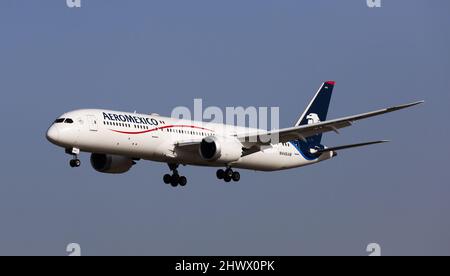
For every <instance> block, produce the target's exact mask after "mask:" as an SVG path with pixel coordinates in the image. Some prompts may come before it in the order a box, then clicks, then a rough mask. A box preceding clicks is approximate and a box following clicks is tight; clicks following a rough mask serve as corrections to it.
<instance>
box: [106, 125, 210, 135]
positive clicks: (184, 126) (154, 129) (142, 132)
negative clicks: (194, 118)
mask: <svg viewBox="0 0 450 276" xmlns="http://www.w3.org/2000/svg"><path fill="white" fill-rule="evenodd" d="M175 127H180V128H194V129H201V130H206V131H211V132H213V131H212V130H210V129H207V128H203V127H198V126H189V125H171V126H163V127H157V128H152V129H148V130H144V131H137V132H130V131H120V130H114V129H110V130H111V131H114V132H117V133H121V134H144V133H149V132H153V131H157V130H160V129H166V128H175Z"/></svg>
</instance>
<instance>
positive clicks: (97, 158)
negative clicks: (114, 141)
mask: <svg viewBox="0 0 450 276" xmlns="http://www.w3.org/2000/svg"><path fill="white" fill-rule="evenodd" d="M91 165H92V167H93V168H94V169H95V170H96V171H98V172H101V173H114V174H118V173H126V172H127V171H129V170H130V169H131V167H132V166H133V165H134V161H133V159H131V158H129V157H125V156H119V155H109V154H99V153H93V154H91Z"/></svg>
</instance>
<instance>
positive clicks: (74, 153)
mask: <svg viewBox="0 0 450 276" xmlns="http://www.w3.org/2000/svg"><path fill="white" fill-rule="evenodd" d="M66 153H67V154H70V155H72V156H73V158H72V159H71V160H70V161H69V165H70V167H71V168H78V167H79V166H81V161H80V159H78V155H79V154H80V150H79V149H77V148H72V149H66Z"/></svg>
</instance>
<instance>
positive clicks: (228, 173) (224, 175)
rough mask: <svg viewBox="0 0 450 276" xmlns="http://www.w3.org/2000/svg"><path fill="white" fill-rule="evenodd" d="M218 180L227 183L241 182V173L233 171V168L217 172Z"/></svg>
mask: <svg viewBox="0 0 450 276" xmlns="http://www.w3.org/2000/svg"><path fill="white" fill-rule="evenodd" d="M216 176H217V179H223V180H224V181H225V182H227V183H228V182H231V180H233V181H234V182H238V181H239V180H241V174H240V173H239V172H235V171H233V170H232V169H231V168H227V169H226V170H222V169H220V170H217V173H216Z"/></svg>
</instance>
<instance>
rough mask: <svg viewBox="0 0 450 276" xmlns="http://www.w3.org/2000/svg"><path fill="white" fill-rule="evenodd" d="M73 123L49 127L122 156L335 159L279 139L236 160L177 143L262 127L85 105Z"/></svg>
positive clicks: (269, 164) (245, 161)
mask: <svg viewBox="0 0 450 276" xmlns="http://www.w3.org/2000/svg"><path fill="white" fill-rule="evenodd" d="M60 118H70V119H71V121H73V122H72V123H67V122H59V123H58V122H55V123H54V124H53V125H52V126H51V127H50V129H49V130H48V132H47V138H48V139H49V140H50V141H51V142H52V143H54V144H56V145H58V146H61V147H64V148H67V149H72V148H77V149H80V150H81V151H83V152H92V153H102V154H112V155H121V156H126V157H130V158H136V159H145V160H150V161H157V162H164V163H174V164H183V165H198V166H210V167H224V166H232V167H234V168H242V169H251V170H258V171H274V170H283V169H290V168H295V167H301V166H305V165H309V164H313V163H317V162H320V161H323V160H327V159H330V158H331V157H332V156H333V154H332V153H331V152H327V153H324V154H321V155H320V156H319V157H318V158H315V159H311V158H307V157H305V156H304V155H303V154H302V152H301V151H300V150H298V149H297V148H296V147H295V146H294V145H293V144H291V143H280V144H274V145H271V146H270V147H267V149H264V150H261V151H259V152H256V153H253V154H249V155H247V156H244V157H241V158H239V160H237V161H233V162H232V163H231V164H224V163H223V162H220V161H219V162H217V161H207V160H205V159H203V158H202V157H201V155H200V154H199V153H198V152H189V151H184V150H179V149H178V148H177V146H176V145H177V144H178V143H186V142H189V141H198V140H201V139H203V138H206V137H210V136H216V137H222V138H225V139H236V138H235V137H236V136H237V135H239V134H243V133H249V132H255V131H258V130H256V129H248V128H243V127H238V126H230V125H223V124H214V123H204V122H194V121H186V120H179V119H174V118H168V117H162V116H159V115H145V114H135V113H126V112H119V111H111V110H101V109H83V110H76V111H72V112H68V113H65V114H63V115H61V117H60Z"/></svg>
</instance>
